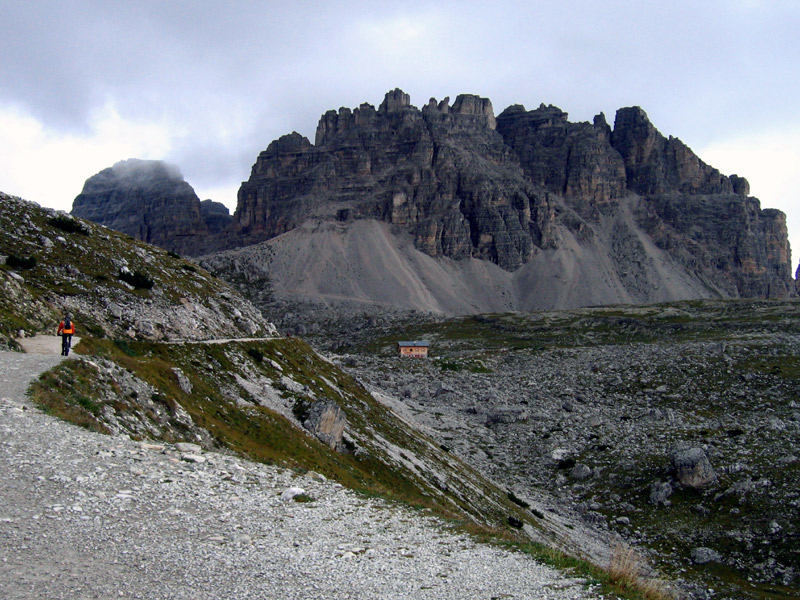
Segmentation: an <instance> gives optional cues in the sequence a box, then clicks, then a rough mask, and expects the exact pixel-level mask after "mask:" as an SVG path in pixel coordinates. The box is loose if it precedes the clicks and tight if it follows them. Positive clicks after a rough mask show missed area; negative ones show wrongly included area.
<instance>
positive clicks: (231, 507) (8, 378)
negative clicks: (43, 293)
mask: <svg viewBox="0 0 800 600" xmlns="http://www.w3.org/2000/svg"><path fill="white" fill-rule="evenodd" d="M60 360H61V357H60V356H57V355H50V356H47V355H37V354H15V353H0V382H2V391H0V396H1V398H0V473H2V479H0V598H4V599H6V600H16V599H22V598H26V599H33V598H36V599H42V598H48V599H51V600H55V599H67V598H68V599H70V600H73V599H77V600H84V599H90V598H92V599H94V598H97V599H100V598H102V599H108V598H120V597H124V598H142V599H147V600H153V599H164V600H166V599H192V600H203V599H209V600H211V599H213V600H218V599H221V598H235V599H237V600H246V599H254V598H259V599H267V598H272V599H287V600H289V599H306V598H308V599H311V598H313V599H316V600H320V599H325V598H329V599H359V600H361V599H373V598H374V599H376V600H377V599H381V600H387V599H400V598H408V599H412V598H413V599H415V600H425V599H431V600H433V599H436V600H448V599H456V598H458V599H462V598H463V599H467V598H469V599H486V600H489V599H492V598H508V599H523V598H530V599H533V598H537V599H564V600H566V599H578V598H581V599H588V598H594V597H595V596H593V595H592V594H591V592H590V591H587V589H586V586H585V585H584V584H583V582H581V581H580V580H575V579H569V578H566V577H565V576H564V575H563V574H562V573H559V572H557V571H554V570H552V569H549V568H547V567H544V566H542V565H540V564H538V563H536V562H535V561H533V560H531V559H529V558H527V557H525V556H524V555H521V554H518V553H512V552H505V551H502V550H499V549H496V548H492V547H489V546H486V545H481V544H476V543H474V542H473V541H472V540H471V539H470V538H468V537H466V536H464V535H461V534H458V533H455V532H452V531H448V530H447V529H446V528H445V526H444V525H443V524H442V523H441V522H440V521H438V520H436V519H434V518H431V517H427V516H424V515H422V514H420V513H415V512H413V511H411V510H408V509H405V508H400V507H396V506H391V505H388V504H387V503H385V502H383V501H380V500H376V499H370V498H365V497H363V496H359V495H357V494H354V493H352V492H350V491H349V490H346V489H345V488H343V487H342V486H340V485H338V484H335V483H333V482H330V481H326V480H324V479H323V478H321V477H319V476H316V475H315V474H313V473H308V474H305V475H303V476H298V475H296V474H295V473H293V472H291V471H288V470H284V469H279V468H276V467H271V466H267V465H260V464H255V463H251V462H247V461H244V460H240V459H238V458H235V457H231V456H227V455H222V454H216V453H203V452H201V451H200V450H199V447H192V446H191V445H178V446H172V445H160V444H153V443H139V442H134V441H132V440H130V439H128V438H122V437H109V436H102V435H98V434H94V433H90V432H88V431H85V430H82V429H79V428H77V427H74V426H72V425H69V424H66V423H63V422H61V421H58V420H56V419H53V418H51V417H48V416H46V415H44V414H43V413H41V412H40V411H38V410H37V409H35V408H33V407H32V405H31V404H30V402H29V400H28V399H27V398H26V397H25V389H26V388H27V386H28V384H29V382H30V380H31V379H33V378H34V377H36V376H38V374H39V373H41V372H43V371H45V370H47V369H49V368H52V367H53V366H54V365H55V364H57V363H58V362H59V361H60ZM293 487H299V488H302V489H303V490H305V494H306V495H307V496H310V497H311V498H312V499H313V501H311V502H296V501H293V500H284V499H282V498H281V494H283V493H284V492H286V491H287V490H288V489H289V488H293Z"/></svg>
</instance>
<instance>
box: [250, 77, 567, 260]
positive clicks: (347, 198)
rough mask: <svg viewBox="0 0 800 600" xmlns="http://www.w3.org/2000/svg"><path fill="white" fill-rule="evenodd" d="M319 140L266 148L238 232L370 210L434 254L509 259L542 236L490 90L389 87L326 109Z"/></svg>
mask: <svg viewBox="0 0 800 600" xmlns="http://www.w3.org/2000/svg"><path fill="white" fill-rule="evenodd" d="M315 142H316V143H315V144H314V145H312V144H311V143H310V142H309V141H308V140H307V139H306V138H303V137H302V136H300V135H299V134H297V133H292V134H290V135H288V136H284V137H282V138H280V139H279V140H277V141H276V142H273V143H272V144H270V146H269V147H268V148H267V150H266V151H265V152H262V153H261V155H260V156H259V157H258V160H257V161H256V164H255V165H254V166H253V169H252V173H251V176H250V179H249V181H247V182H245V183H244V184H242V187H241V189H240V191H239V205H238V208H237V211H236V214H235V215H234V221H235V223H234V228H235V232H236V235H237V237H238V238H239V239H241V240H242V241H245V242H249V243H252V242H258V241H262V240H264V239H268V238H270V237H274V236H276V235H279V234H281V233H284V232H286V231H288V230H290V229H293V228H295V227H297V226H298V225H299V224H300V223H302V221H304V220H305V219H307V218H308V217H309V216H313V217H316V218H319V217H323V218H329V219H338V220H340V221H348V220H353V219H362V218H375V219H379V220H383V221H388V222H390V223H393V224H395V225H398V226H400V227H403V228H406V229H409V230H410V231H411V232H412V234H413V236H414V240H415V245H416V246H417V247H418V248H419V249H421V250H423V251H424V252H426V253H427V254H429V255H431V256H447V257H450V258H455V259H459V258H465V257H469V256H474V257H478V258H485V259H487V260H491V261H492V262H495V263H497V264H499V265H500V266H502V267H504V268H507V269H514V268H517V267H519V266H520V265H522V264H523V263H525V262H527V261H528V260H529V259H530V258H531V256H532V255H533V253H534V252H535V248H536V247H541V246H543V245H546V244H547V242H548V228H549V225H550V223H551V221H552V213H551V207H550V205H549V202H548V200H547V197H546V194H543V193H541V192H537V191H536V190H535V189H534V188H533V186H531V185H530V183H529V182H528V181H527V180H526V179H525V177H524V175H523V173H522V169H521V168H520V165H519V161H518V159H517V157H516V156H515V155H514V153H513V152H512V150H511V149H510V148H509V147H508V146H507V145H506V144H505V143H504V142H503V139H502V137H501V136H500V134H498V133H497V131H496V130H495V118H494V114H493V111H492V106H491V102H490V101H489V100H488V99H486V98H480V97H478V96H471V95H462V96H459V97H458V98H457V99H456V101H455V102H454V103H453V105H452V106H450V104H449V99H445V100H443V101H441V102H438V103H437V102H436V101H435V100H433V99H432V100H431V101H430V102H429V103H428V104H427V105H426V106H425V107H424V108H423V109H422V110H419V109H417V108H416V107H414V106H411V104H410V101H409V97H408V95H407V94H405V93H403V92H402V91H400V90H394V91H393V92H390V93H388V94H387V95H386V98H385V99H384V101H383V102H382V103H381V105H380V106H379V107H378V108H377V109H375V108H374V107H373V106H372V105H369V104H362V105H361V106H360V107H358V108H356V109H354V110H350V109H348V108H341V109H339V111H338V112H336V111H329V112H327V113H325V114H324V115H323V116H322V118H321V119H320V122H319V125H318V126H317V133H316V139H315Z"/></svg>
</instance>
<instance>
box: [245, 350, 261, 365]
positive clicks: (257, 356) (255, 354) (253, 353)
mask: <svg viewBox="0 0 800 600" xmlns="http://www.w3.org/2000/svg"><path fill="white" fill-rule="evenodd" d="M247 353H248V354H249V355H250V358H252V359H253V360H254V361H256V362H258V363H260V362H262V361H263V360H264V353H263V352H261V350H259V349H258V348H250V349H249V350H248V351H247Z"/></svg>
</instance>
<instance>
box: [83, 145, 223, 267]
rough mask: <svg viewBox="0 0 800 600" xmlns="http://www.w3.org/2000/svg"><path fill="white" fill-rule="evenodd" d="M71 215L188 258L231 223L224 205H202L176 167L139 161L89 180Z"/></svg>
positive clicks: (129, 161)
mask: <svg viewBox="0 0 800 600" xmlns="http://www.w3.org/2000/svg"><path fill="white" fill-rule="evenodd" d="M223 213H224V214H223ZM72 214H73V215H75V216H76V217H80V218H82V219H88V220H91V221H94V222H95V223H100V224H101V225H105V226H106V227H110V228H111V229H115V230H117V231H121V232H122V233H126V234H128V235H130V236H131V237H133V238H136V239H138V240H142V241H145V242H149V243H151V244H155V245H157V246H161V247H163V248H167V249H169V250H173V251H175V252H179V253H181V254H188V255H192V254H197V253H199V252H198V250H200V249H201V248H202V249H203V250H205V249H206V248H207V245H208V243H209V239H210V238H209V233H213V232H215V231H222V230H224V229H225V228H226V227H227V226H228V225H229V223H230V220H231V219H230V215H229V214H228V209H227V208H225V206H224V205H222V204H220V203H218V202H211V203H209V202H208V201H206V202H205V203H203V204H201V202H200V199H199V198H198V197H197V194H195V192H194V190H193V189H192V186H190V185H189V184H188V183H187V182H186V181H185V180H184V179H183V176H182V175H181V174H180V171H179V170H178V168H177V167H175V166H173V165H169V164H167V163H164V162H162V161H152V160H138V159H130V160H125V161H121V162H118V163H116V164H115V165H114V166H113V167H110V168H108V169H104V170H102V171H101V172H100V173H98V174H97V175H94V176H93V177H90V178H89V179H87V180H86V183H85V184H84V186H83V191H82V192H81V193H80V194H79V195H78V196H77V197H76V198H75V200H74V202H73V205H72ZM226 217H227V218H226Z"/></svg>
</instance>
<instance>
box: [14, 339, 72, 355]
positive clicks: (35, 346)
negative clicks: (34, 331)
mask: <svg viewBox="0 0 800 600" xmlns="http://www.w3.org/2000/svg"><path fill="white" fill-rule="evenodd" d="M18 341H19V344H20V346H22V348H23V349H24V350H25V352H26V353H27V354H44V355H48V356H49V355H53V354H55V355H56V356H61V338H60V337H58V336H55V335H37V336H34V337H29V338H22V339H20V340H18ZM80 341H81V338H79V337H78V336H77V335H73V336H72V348H75V346H77V345H78V342H80Z"/></svg>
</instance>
